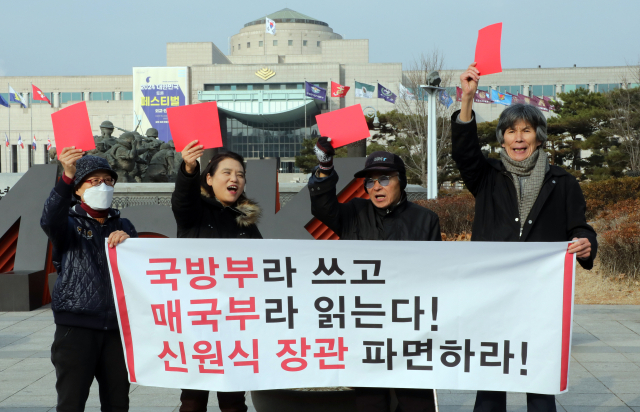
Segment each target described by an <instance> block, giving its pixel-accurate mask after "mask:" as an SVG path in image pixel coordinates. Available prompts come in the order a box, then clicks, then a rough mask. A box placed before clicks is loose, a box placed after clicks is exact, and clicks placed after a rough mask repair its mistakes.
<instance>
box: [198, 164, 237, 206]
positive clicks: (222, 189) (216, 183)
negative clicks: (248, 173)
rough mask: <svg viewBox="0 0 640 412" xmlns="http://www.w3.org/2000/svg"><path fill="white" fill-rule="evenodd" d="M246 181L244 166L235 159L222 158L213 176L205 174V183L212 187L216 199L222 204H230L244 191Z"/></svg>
mask: <svg viewBox="0 0 640 412" xmlns="http://www.w3.org/2000/svg"><path fill="white" fill-rule="evenodd" d="M245 183H246V180H245V176H244V167H242V164H241V163H240V162H238V161H237V160H235V159H230V158H227V159H224V160H222V161H221V162H220V163H218V166H217V168H216V171H215V172H214V174H213V176H211V175H207V184H208V185H209V186H211V188H212V189H213V194H214V195H215V196H216V199H218V201H219V202H220V203H222V204H223V205H224V206H231V205H233V204H234V203H236V201H237V200H238V198H239V197H240V195H242V193H244V185H245Z"/></svg>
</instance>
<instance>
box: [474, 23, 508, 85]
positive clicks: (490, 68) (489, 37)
mask: <svg viewBox="0 0 640 412" xmlns="http://www.w3.org/2000/svg"><path fill="white" fill-rule="evenodd" d="M501 39H502V23H496V24H492V25H491V26H487V27H485V28H483V29H480V31H478V42H477V43H476V57H475V59H474V61H475V62H476V68H477V69H478V71H479V72H480V76H486V75H487V74H493V73H500V72H502V62H501V59H500V42H501Z"/></svg>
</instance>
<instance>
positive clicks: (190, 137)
mask: <svg viewBox="0 0 640 412" xmlns="http://www.w3.org/2000/svg"><path fill="white" fill-rule="evenodd" d="M167 118H168V119H169V128H170V129H171V137H172V138H173V143H174V144H175V145H176V151H177V152H181V151H182V150H183V149H184V148H185V146H186V145H188V144H189V143H191V142H192V141H194V140H198V144H199V145H203V146H204V148H205V149H214V148H216V147H222V133H221V132H220V118H219V116H218V104H217V103H216V102H209V103H200V104H191V105H188V106H178V107H171V108H168V109H167Z"/></svg>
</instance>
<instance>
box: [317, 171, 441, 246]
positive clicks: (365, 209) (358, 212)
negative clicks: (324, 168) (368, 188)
mask: <svg viewBox="0 0 640 412" xmlns="http://www.w3.org/2000/svg"><path fill="white" fill-rule="evenodd" d="M316 170H317V168H316V169H314V170H313V173H311V178H310V179H309V194H310V195H311V213H312V214H313V216H315V217H316V218H318V220H320V221H321V222H322V223H324V224H325V225H327V226H328V227H329V229H331V230H333V231H334V232H335V233H336V235H338V236H339V237H340V239H344V240H442V236H441V233H440V221H439V219H438V215H436V214H435V213H434V212H433V211H431V210H429V209H427V208H424V207H422V206H418V205H416V204H415V203H411V202H409V201H408V200H407V198H406V194H405V193H403V197H402V201H401V202H400V203H399V204H397V205H396V206H394V207H393V208H390V209H379V208H377V207H375V206H374V205H373V203H372V202H371V200H367V199H360V198H356V199H351V200H350V201H349V202H347V203H340V202H338V197H337V195H336V184H337V183H338V174H337V173H336V171H335V170H332V171H331V174H330V175H329V176H327V177H323V178H320V177H317V176H316Z"/></svg>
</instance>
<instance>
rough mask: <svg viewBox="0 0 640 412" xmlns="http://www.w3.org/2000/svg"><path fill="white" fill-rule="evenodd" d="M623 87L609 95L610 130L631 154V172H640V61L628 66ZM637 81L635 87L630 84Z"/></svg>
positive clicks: (629, 154) (629, 165) (623, 148)
mask: <svg viewBox="0 0 640 412" xmlns="http://www.w3.org/2000/svg"><path fill="white" fill-rule="evenodd" d="M622 83H623V85H624V86H623V88H622V89H620V90H615V91H613V92H611V93H609V95H608V96H607V97H608V99H607V101H608V105H609V107H608V109H609V110H610V111H611V114H612V117H611V119H610V129H611V130H610V132H611V133H612V134H614V135H615V136H616V137H617V138H618V141H619V142H620V145H621V148H622V150H623V151H624V152H625V153H626V154H627V155H628V156H629V163H628V167H629V169H630V171H631V172H634V173H636V174H637V173H640V87H638V85H639V84H640V62H639V63H638V65H635V66H628V72H627V75H626V76H624V77H623V78H622ZM634 83H635V86H636V87H635V88H628V86H630V85H632V84H634Z"/></svg>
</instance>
